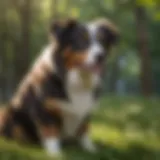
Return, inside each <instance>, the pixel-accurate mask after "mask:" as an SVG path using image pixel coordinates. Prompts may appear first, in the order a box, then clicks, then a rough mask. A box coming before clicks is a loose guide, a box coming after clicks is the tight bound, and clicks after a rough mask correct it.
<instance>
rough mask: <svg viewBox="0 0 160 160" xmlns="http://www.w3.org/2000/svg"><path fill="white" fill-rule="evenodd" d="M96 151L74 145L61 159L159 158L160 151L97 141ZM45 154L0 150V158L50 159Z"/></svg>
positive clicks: (9, 159)
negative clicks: (121, 146) (90, 151)
mask: <svg viewBox="0 0 160 160" xmlns="http://www.w3.org/2000/svg"><path fill="white" fill-rule="evenodd" d="M97 146H98V150H99V151H98V152H97V153H94V154H91V153H88V152H85V151H82V150H81V149H80V148H79V147H77V146H76V147H75V146H74V145H72V146H70V147H67V148H65V149H64V150H65V151H64V156H63V158H57V159H63V160H159V158H160V151H159V150H153V149H149V148H145V147H143V146H140V145H138V144H132V145H130V146H129V147H128V148H127V149H120V148H116V147H113V146H111V145H104V144H100V143H97ZM50 159H54V158H49V157H47V156H44V155H43V156H36V155H35V153H34V152H33V153H32V152H30V153H21V152H18V151H13V150H10V151H0V160H50Z"/></svg>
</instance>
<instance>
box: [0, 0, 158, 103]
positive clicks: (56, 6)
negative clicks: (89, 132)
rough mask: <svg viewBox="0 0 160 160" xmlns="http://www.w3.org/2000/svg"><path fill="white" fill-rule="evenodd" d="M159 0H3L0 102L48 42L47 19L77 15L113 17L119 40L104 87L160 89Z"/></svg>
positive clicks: (108, 89) (136, 90)
mask: <svg viewBox="0 0 160 160" xmlns="http://www.w3.org/2000/svg"><path fill="white" fill-rule="evenodd" d="M159 9H160V2H159V0H137V1H136V0H100V1H99V0H1V1H0V12H1V13H0V101H1V102H2V101H6V100H8V98H9V97H10V96H11V95H12V94H13V91H14V90H15V87H16V86H17V84H18V83H19V81H20V80H21V79H22V77H23V76H24V74H25V73H26V71H27V70H28V68H29V66H30V64H31V63H32V62H33V60H34V59H35V57H36V56H37V55H38V54H39V52H40V50H41V49H42V48H43V46H44V45H45V44H47V34H48V26H49V23H50V22H51V21H52V20H53V19H55V18H66V17H76V18H78V19H79V20H80V21H82V22H86V21H87V22H88V21H90V20H93V19H95V18H99V17H106V18H110V19H111V20H112V21H113V22H114V23H115V24H116V25H117V26H118V27H119V29H120V32H121V41H120V44H119V46H118V47H117V48H116V50H115V51H114V52H115V53H114V56H113V58H112V60H111V63H110V64H109V68H108V69H107V70H108V71H107V77H106V80H105V84H104V88H105V89H104V92H105V93H112V94H118V95H122V94H123V95H126V94H127V95H128V94H132V95H144V96H153V95H154V96H156V95H159V94H160V83H159V82H160V65H159V62H160V54H159V52H160V45H159V43H160V10H159Z"/></svg>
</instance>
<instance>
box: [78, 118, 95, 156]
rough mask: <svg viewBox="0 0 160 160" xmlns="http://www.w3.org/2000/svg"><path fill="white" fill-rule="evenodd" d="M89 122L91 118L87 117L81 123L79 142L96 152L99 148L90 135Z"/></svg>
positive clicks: (83, 146)
mask: <svg viewBox="0 0 160 160" xmlns="http://www.w3.org/2000/svg"><path fill="white" fill-rule="evenodd" d="M89 123H90V118H89V117H87V118H86V119H85V120H84V121H83V123H82V124H81V125H80V127H79V129H78V132H77V136H78V137H79V143H80V145H81V146H82V148H83V149H85V150H87V151H89V152H92V153H94V152H96V151H97V148H96V146H95V144H94V142H93V141H92V139H91V137H90V135H89Z"/></svg>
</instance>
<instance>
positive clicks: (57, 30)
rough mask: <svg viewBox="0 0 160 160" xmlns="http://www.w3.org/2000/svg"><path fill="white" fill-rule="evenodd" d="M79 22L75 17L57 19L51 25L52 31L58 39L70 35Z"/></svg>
mask: <svg viewBox="0 0 160 160" xmlns="http://www.w3.org/2000/svg"><path fill="white" fill-rule="evenodd" d="M77 24H78V22H77V21H76V20H75V19H68V20H55V21H53V22H52V24H51V26H50V32H51V34H52V35H53V36H55V38H56V39H58V40H60V39H61V38H62V37H63V38H64V36H65V37H66V36H67V35H69V33H70V32H71V31H72V30H73V29H74V28H75V27H76V26H77Z"/></svg>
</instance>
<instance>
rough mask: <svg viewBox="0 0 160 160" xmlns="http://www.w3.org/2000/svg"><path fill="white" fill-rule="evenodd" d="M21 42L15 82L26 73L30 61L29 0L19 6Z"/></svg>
mask: <svg viewBox="0 0 160 160" xmlns="http://www.w3.org/2000/svg"><path fill="white" fill-rule="evenodd" d="M18 13H19V14H20V15H19V16H20V21H21V42H20V47H19V51H18V52H17V53H16V79H17V80H16V82H19V81H20V80H21V79H22V77H23V76H24V75H25V74H26V72H27V70H28V67H29V62H30V31H31V0H24V1H23V3H22V4H21V5H20V7H19V12H18Z"/></svg>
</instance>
